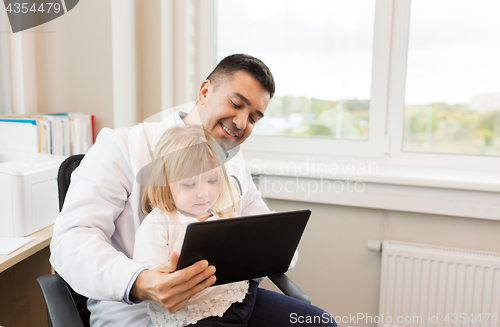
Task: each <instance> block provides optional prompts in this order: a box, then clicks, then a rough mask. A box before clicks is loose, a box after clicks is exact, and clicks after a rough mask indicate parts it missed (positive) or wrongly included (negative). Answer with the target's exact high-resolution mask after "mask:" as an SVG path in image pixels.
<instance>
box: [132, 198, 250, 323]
mask: <svg viewBox="0 0 500 327" xmlns="http://www.w3.org/2000/svg"><path fill="white" fill-rule="evenodd" d="M216 219H221V217H218V216H216V215H213V216H212V217H210V218H208V219H207V221H209V220H216ZM192 222H198V220H197V219H195V218H191V217H187V216H185V215H183V214H182V213H180V212H175V213H165V212H163V211H161V210H159V209H157V208H155V209H153V211H151V213H150V214H149V215H147V216H146V218H145V219H144V221H143V222H142V223H141V225H140V227H139V229H137V232H136V236H135V246H134V260H136V261H138V262H140V263H142V264H144V265H146V266H148V267H151V268H153V267H156V266H158V265H160V264H163V263H165V262H167V261H168V260H169V259H170V253H171V252H172V251H176V252H178V253H180V251H181V248H182V242H183V241H184V235H185V234H186V228H187V225H188V224H190V223H192ZM247 292H248V281H242V282H237V283H231V284H225V285H219V286H212V287H209V288H207V289H205V290H203V291H201V292H199V293H198V294H196V295H195V296H193V297H192V298H191V299H190V300H189V301H188V303H187V304H186V305H185V306H184V308H182V309H181V310H179V311H177V312H175V313H171V312H169V311H167V310H165V309H163V308H161V307H160V306H158V305H157V304H156V303H155V302H152V301H151V302H149V303H148V313H149V316H150V318H151V321H152V322H153V323H154V325H155V326H158V327H162V326H177V327H180V326H187V325H189V324H194V323H196V322H197V321H199V320H201V319H203V318H206V317H210V316H219V317H222V315H223V314H224V312H226V310H227V309H228V308H229V307H230V306H231V305H232V304H233V303H235V302H243V299H244V298H245V295H246V294H247Z"/></svg>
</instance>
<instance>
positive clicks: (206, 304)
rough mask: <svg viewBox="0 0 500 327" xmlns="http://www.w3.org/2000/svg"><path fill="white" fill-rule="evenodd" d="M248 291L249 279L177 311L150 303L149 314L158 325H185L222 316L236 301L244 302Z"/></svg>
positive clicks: (165, 326)
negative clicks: (169, 310)
mask: <svg viewBox="0 0 500 327" xmlns="http://www.w3.org/2000/svg"><path fill="white" fill-rule="evenodd" d="M247 292H248V281H244V282H239V283H235V287H234V288H232V289H230V290H228V291H227V292H224V293H221V294H218V295H217V296H215V297H214V298H212V299H208V300H205V301H202V302H200V303H196V304H192V305H187V306H185V307H184V308H182V309H180V310H179V311H177V312H175V313H171V312H168V311H167V310H165V309H163V308H161V307H160V306H158V305H157V304H156V303H154V302H152V303H149V304H148V314H149V317H150V318H151V321H152V322H153V324H154V325H155V326H157V327H167V326H168V327H171V326H172V327H174V326H175V327H183V326H187V325H190V324H194V323H196V322H197V321H199V320H201V319H204V318H207V317H211V316H219V317H222V316H223V315H224V312H226V311H227V309H228V308H229V307H230V306H231V305H232V304H233V303H235V302H240V303H241V302H243V300H244V299H245V295H246V294H247Z"/></svg>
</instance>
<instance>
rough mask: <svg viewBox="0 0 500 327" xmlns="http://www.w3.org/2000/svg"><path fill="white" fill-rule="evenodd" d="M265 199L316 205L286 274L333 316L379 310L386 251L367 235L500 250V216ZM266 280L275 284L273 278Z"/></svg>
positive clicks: (280, 205) (282, 205) (286, 206)
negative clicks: (371, 242)
mask: <svg viewBox="0 0 500 327" xmlns="http://www.w3.org/2000/svg"><path fill="white" fill-rule="evenodd" d="M266 202H267V203H268V205H269V207H270V209H271V210H276V211H286V210H298V209H305V208H309V209H311V210H312V215H311V218H310V221H309V223H308V226H307V228H306V231H305V233H304V235H303V238H302V240H301V243H300V245H299V261H298V263H297V266H296V267H295V269H293V270H291V271H289V272H288V273H287V275H288V276H289V277H290V278H292V280H293V281H294V282H295V283H296V284H297V285H298V286H299V287H300V288H302V289H303V290H304V291H305V292H306V294H307V295H308V296H309V297H310V299H311V302H312V304H314V305H317V306H319V307H321V308H323V309H324V310H326V311H328V312H329V313H330V314H332V315H333V316H337V315H338V316H349V314H352V315H355V314H356V313H364V314H368V315H371V316H376V315H377V314H378V297H379V280H380V267H381V254H380V253H375V252H371V251H368V250H367V249H366V244H367V241H368V240H380V241H383V240H384V239H391V240H399V241H408V242H416V243H428V244H436V245H444V246H452V247H461V248H470V249H477V250H484V251H494V252H500V241H498V240H499V235H500V221H493V220H481V219H468V218H457V217H449V216H437V215H427V214H417V213H407V212H399V211H385V210H374V209H363V208H356V207H344V206H333V205H323V204H312V203H305V202H291V201H281V200H266ZM264 286H265V287H268V288H270V289H275V288H274V286H273V285H272V283H270V282H269V281H266V282H265V284H264ZM347 325H349V324H347ZM373 326H375V324H373Z"/></svg>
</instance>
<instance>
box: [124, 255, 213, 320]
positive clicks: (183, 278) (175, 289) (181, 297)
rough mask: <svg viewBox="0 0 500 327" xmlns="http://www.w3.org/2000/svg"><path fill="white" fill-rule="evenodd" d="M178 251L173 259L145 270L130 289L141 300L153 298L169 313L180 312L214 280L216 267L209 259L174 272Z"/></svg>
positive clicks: (172, 256) (131, 293)
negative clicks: (210, 263) (210, 264)
mask: <svg viewBox="0 0 500 327" xmlns="http://www.w3.org/2000/svg"><path fill="white" fill-rule="evenodd" d="M178 261H179V254H178V253H177V252H172V253H171V254H170V261H168V262H166V263H164V264H161V265H159V266H158V267H156V268H154V269H149V270H144V271H142V272H141V273H140V274H139V276H138V277H137V279H136V280H135V283H134V285H133V286H132V289H131V291H130V295H131V296H133V297H135V298H137V299H140V300H153V301H155V302H156V303H157V304H158V305H159V306H161V307H163V308H164V309H166V310H168V311H170V312H172V313H173V312H177V311H179V310H180V309H182V307H184V306H185V305H186V303H187V302H188V301H189V299H190V298H191V297H192V296H193V295H195V294H196V293H198V292H200V291H203V290H204V289H206V288H207V287H210V286H211V285H212V284H213V283H215V279H216V278H215V276H214V273H215V267H214V266H209V265H208V261H207V260H200V261H198V262H196V263H195V264H193V265H192V266H189V267H187V268H184V269H182V270H179V271H175V268H176V267H177V262H178Z"/></svg>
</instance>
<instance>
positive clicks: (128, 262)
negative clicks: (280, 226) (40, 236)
mask: <svg viewBox="0 0 500 327" xmlns="http://www.w3.org/2000/svg"><path fill="white" fill-rule="evenodd" d="M175 124H182V120H181V119H180V118H179V114H178V113H174V114H172V115H170V116H168V117H167V118H166V119H165V120H163V121H162V122H161V123H143V124H139V125H136V126H133V127H122V128H119V129H117V130H111V129H107V128H105V129H103V130H102V131H101V132H100V133H99V135H98V137H97V140H96V143H95V144H94V145H93V146H92V148H91V149H90V150H89V151H88V153H87V154H86V155H85V157H84V159H83V160H82V162H81V164H80V166H79V167H78V168H77V169H76V170H75V171H74V173H73V175H72V176H71V184H70V187H69V190H68V193H67V195H66V199H65V203H64V207H63V210H62V211H61V213H60V214H59V216H58V217H57V220H56V223H55V226H54V234H53V237H52V242H51V245H50V250H51V257H50V262H51V264H52V266H53V267H54V269H55V270H56V271H57V272H58V273H59V274H60V275H61V276H62V277H63V278H64V279H65V280H66V281H67V282H68V283H69V284H70V285H71V286H72V288H73V289H74V290H75V291H77V292H78V293H81V294H83V295H85V296H87V297H89V298H90V299H93V300H90V301H89V305H90V308H91V309H92V315H93V319H92V321H96V320H95V318H98V317H96V315H97V316H99V318H103V319H102V321H103V323H98V324H96V325H99V326H104V325H106V326H112V325H114V324H115V323H116V325H117V326H132V325H142V326H144V324H143V321H141V322H138V321H136V320H133V319H132V320H127V318H125V317H124V316H123V315H122V314H123V310H122V309H120V308H122V307H125V308H126V309H127V312H128V313H132V312H134V311H136V312H139V311H141V307H142V306H143V305H133V306H130V305H126V304H123V305H120V306H118V307H116V306H114V307H113V308H112V307H110V306H113V305H114V304H113V302H107V301H122V302H123V298H124V295H125V291H126V288H127V286H128V284H129V282H130V281H131V279H132V277H133V275H134V274H135V272H136V271H137V270H138V269H140V268H142V267H143V265H141V264H140V263H138V262H135V261H133V260H132V259H131V258H132V255H133V250H134V249H133V247H134V238H135V231H136V230H137V228H138V227H139V225H140V224H141V222H142V220H143V219H144V217H145V215H144V213H143V212H142V211H141V199H142V194H143V186H142V185H140V184H139V183H138V182H137V180H136V176H137V174H138V172H139V171H140V169H141V168H143V167H144V166H145V165H146V164H148V163H150V162H151V158H152V153H153V152H154V147H155V145H156V143H157V142H158V140H159V138H160V137H161V135H162V134H163V133H164V132H165V130H166V129H167V128H168V127H170V126H173V125H175ZM228 166H230V167H232V170H233V171H232V172H231V174H234V175H235V176H237V178H238V179H239V181H240V183H241V188H242V193H243V198H242V215H243V216H245V215H254V214H262V213H267V212H269V209H268V207H267V205H266V204H265V203H264V201H263V200H262V198H261V195H260V192H259V191H258V190H257V189H256V187H255V184H254V183H253V181H252V179H251V175H250V171H249V170H248V169H247V168H246V167H245V165H244V163H243V162H242V161H240V160H239V159H237V158H233V159H231V160H230V161H229V162H228ZM228 169H229V168H228ZM294 261H295V260H294ZM142 310H144V309H142ZM144 313H145V311H144ZM101 315H102V317H101ZM146 316H147V315H146Z"/></svg>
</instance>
